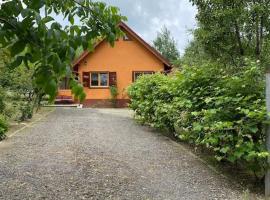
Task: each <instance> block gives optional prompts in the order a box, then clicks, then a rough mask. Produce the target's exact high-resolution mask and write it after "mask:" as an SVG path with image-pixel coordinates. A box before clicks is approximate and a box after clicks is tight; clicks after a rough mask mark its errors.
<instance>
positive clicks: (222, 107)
mask: <svg viewBox="0 0 270 200" xmlns="http://www.w3.org/2000/svg"><path fill="white" fill-rule="evenodd" d="M263 80H264V79H263V73H262V70H261V69H260V67H259V66H257V64H256V63H254V62H248V61H247V66H246V67H243V68H241V69H238V70H237V72H235V70H234V69H229V68H228V69H222V68H221V67H219V65H217V64H207V65H204V66H200V67H183V70H182V71H181V73H177V74H175V75H173V76H165V75H162V74H155V75H151V76H143V77H141V78H139V79H138V80H137V81H136V82H135V83H134V84H133V85H132V86H130V87H129V89H128V93H129V96H130V97H131V104H130V107H131V108H132V109H133V110H134V111H135V116H136V118H137V119H138V120H140V121H141V122H142V123H145V124H149V125H151V126H153V127H157V128H161V129H168V130H171V131H174V132H175V134H176V136H177V137H178V138H179V139H181V140H185V141H188V142H190V143H193V144H195V145H201V146H204V147H206V148H208V149H210V150H212V151H213V152H214V155H215V157H216V159H217V160H219V161H221V160H226V161H229V162H232V163H235V162H241V163H244V164H245V166H246V167H247V168H249V169H251V170H253V171H254V172H263V170H264V169H265V167H266V160H267V157H268V152H267V151H266V149H265V134H264V133H265V132H264V131H265V130H264V129H265V122H266V108H265V100H264V99H265V96H264V81H263Z"/></svg>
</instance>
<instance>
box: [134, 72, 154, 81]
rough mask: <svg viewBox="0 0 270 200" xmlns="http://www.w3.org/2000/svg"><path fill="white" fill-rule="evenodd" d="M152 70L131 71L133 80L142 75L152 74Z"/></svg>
mask: <svg viewBox="0 0 270 200" xmlns="http://www.w3.org/2000/svg"><path fill="white" fill-rule="evenodd" d="M154 73H155V72H154V71H142V72H133V77H132V79H133V81H136V80H137V79H138V78H139V77H140V76H142V75H151V74H154Z"/></svg>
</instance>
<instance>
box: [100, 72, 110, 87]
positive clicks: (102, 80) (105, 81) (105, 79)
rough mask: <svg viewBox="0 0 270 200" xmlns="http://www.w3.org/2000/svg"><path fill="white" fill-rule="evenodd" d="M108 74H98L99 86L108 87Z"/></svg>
mask: <svg viewBox="0 0 270 200" xmlns="http://www.w3.org/2000/svg"><path fill="white" fill-rule="evenodd" d="M108 78H109V76H108V73H100V86H108Z"/></svg>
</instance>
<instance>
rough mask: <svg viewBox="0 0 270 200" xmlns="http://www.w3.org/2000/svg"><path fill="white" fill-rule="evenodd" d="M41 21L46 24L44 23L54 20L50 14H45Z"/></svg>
mask: <svg viewBox="0 0 270 200" xmlns="http://www.w3.org/2000/svg"><path fill="white" fill-rule="evenodd" d="M41 21H42V22H43V23H44V24H46V23H48V22H51V21H54V18H53V17H51V16H47V17H44V18H43V19H42V20H41Z"/></svg>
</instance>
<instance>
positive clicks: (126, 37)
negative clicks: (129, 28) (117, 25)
mask: <svg viewBox="0 0 270 200" xmlns="http://www.w3.org/2000/svg"><path fill="white" fill-rule="evenodd" d="M123 40H124V41H131V40H132V39H131V38H130V37H129V36H128V35H127V34H125V35H124V37H123Z"/></svg>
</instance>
